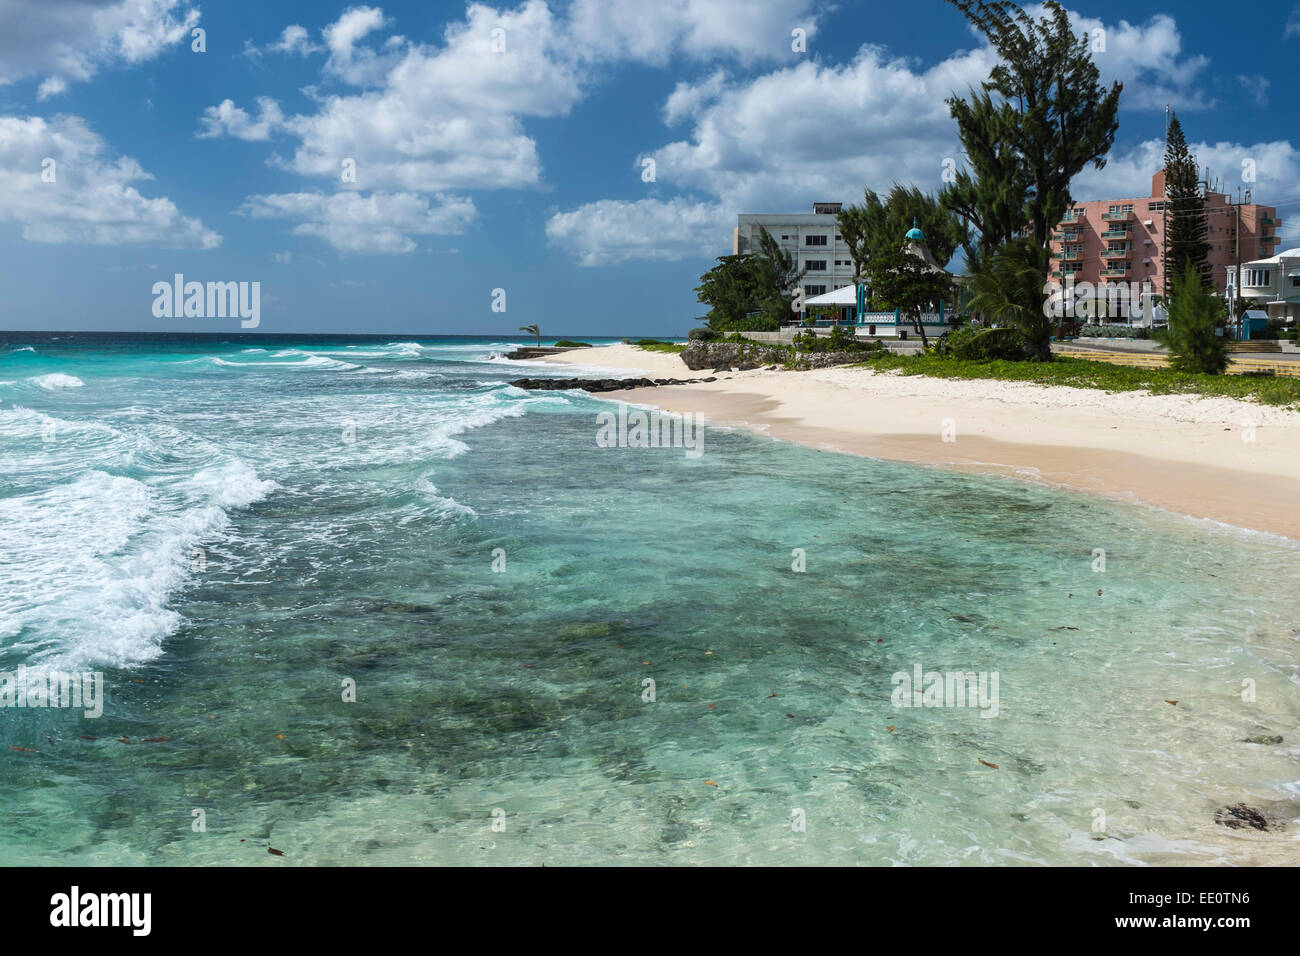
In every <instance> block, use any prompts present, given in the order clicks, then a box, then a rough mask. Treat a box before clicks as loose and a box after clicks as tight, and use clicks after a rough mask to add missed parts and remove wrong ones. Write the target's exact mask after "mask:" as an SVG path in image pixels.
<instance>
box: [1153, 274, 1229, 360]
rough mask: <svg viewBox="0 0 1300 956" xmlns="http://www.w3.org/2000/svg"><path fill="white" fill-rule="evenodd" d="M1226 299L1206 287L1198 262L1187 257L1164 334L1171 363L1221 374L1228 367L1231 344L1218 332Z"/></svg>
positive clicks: (1176, 285)
mask: <svg viewBox="0 0 1300 956" xmlns="http://www.w3.org/2000/svg"><path fill="white" fill-rule="evenodd" d="M1223 316H1224V301H1223V299H1221V298H1219V297H1218V296H1217V295H1212V294H1210V293H1208V292H1206V291H1205V288H1204V286H1202V285H1201V278H1200V276H1199V275H1198V274H1197V272H1196V264H1195V263H1194V262H1192V261H1191V260H1190V259H1188V260H1184V262H1183V267H1182V268H1181V269H1179V270H1178V277H1177V279H1176V280H1175V281H1174V286H1173V295H1172V296H1171V297H1170V299H1169V329H1168V331H1166V332H1164V333H1163V334H1162V335H1161V336H1160V340H1161V342H1162V343H1163V344H1164V345H1165V347H1166V348H1168V349H1169V353H1170V359H1169V364H1170V366H1171V367H1173V368H1175V369H1177V370H1178V371H1180V372H1207V373H1209V374H1212V375H1219V374H1221V373H1222V372H1223V370H1224V369H1225V368H1227V367H1228V344H1227V340H1226V339H1225V337H1224V336H1221V335H1217V334H1216V333H1215V330H1216V328H1217V327H1218V324H1219V321H1220V320H1221V319H1222V318H1223Z"/></svg>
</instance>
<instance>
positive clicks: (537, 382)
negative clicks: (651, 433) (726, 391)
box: [510, 377, 717, 392]
mask: <svg viewBox="0 0 1300 956" xmlns="http://www.w3.org/2000/svg"><path fill="white" fill-rule="evenodd" d="M716 381H717V379H716V378H713V377H709V378H517V379H515V380H514V381H513V382H511V383H510V384H511V385H513V386H514V387H515V388H526V389H529V390H531V391H538V392H558V391H565V390H567V389H571V388H580V389H582V390H583V391H584V392H621V391H622V390H623V389H625V388H656V387H658V386H660V385H690V384H692V383H693V382H716Z"/></svg>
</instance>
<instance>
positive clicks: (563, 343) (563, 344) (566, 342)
mask: <svg viewBox="0 0 1300 956" xmlns="http://www.w3.org/2000/svg"><path fill="white" fill-rule="evenodd" d="M555 347H556V348H559V349H589V348H591V343H590V342H575V341H573V339H560V340H559V341H558V342H556V343H555Z"/></svg>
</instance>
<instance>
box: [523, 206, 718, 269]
mask: <svg viewBox="0 0 1300 956" xmlns="http://www.w3.org/2000/svg"><path fill="white" fill-rule="evenodd" d="M734 215H735V214H734V213H732V212H730V211H729V210H727V209H725V208H724V207H723V206H721V205H719V204H717V203H698V202H692V201H691V200H689V199H682V198H678V199H671V200H668V201H667V202H664V201H661V200H658V199H640V200H637V201H636V202H620V201H617V200H611V199H602V200H600V201H599V202H593V203H587V204H586V205H584V206H579V207H578V208H577V209H574V210H572V211H570V212H561V213H556V214H555V215H554V216H552V217H551V218H550V220H549V221H548V222H547V223H546V236H547V238H548V239H549V240H550V242H551V244H552V245H555V246H559V247H560V248H563V249H565V250H567V251H568V252H570V253H572V254H573V255H574V257H575V258H576V259H577V260H578V264H579V265H584V266H603V265H612V264H614V263H619V262H626V261H628V260H630V259H659V260H676V259H685V258H688V257H691V256H706V257H713V256H716V255H718V254H719V253H718V251H717V247H718V245H719V237H722V236H725V235H726V233H727V230H728V228H729V226H730V225H734V224H735V218H734Z"/></svg>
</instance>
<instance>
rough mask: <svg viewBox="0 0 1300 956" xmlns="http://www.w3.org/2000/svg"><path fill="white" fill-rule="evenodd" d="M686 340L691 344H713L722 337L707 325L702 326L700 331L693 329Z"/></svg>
mask: <svg viewBox="0 0 1300 956" xmlns="http://www.w3.org/2000/svg"><path fill="white" fill-rule="evenodd" d="M686 338H687V340H689V341H691V342H712V341H714V340H716V339H718V338H721V335H720V334H719V333H718V332H715V331H714V330H713V329H711V328H709V327H708V326H707V325H702V326H700V327H699V328H698V329H691V330H690V331H689V332H687V333H686Z"/></svg>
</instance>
